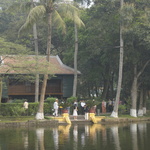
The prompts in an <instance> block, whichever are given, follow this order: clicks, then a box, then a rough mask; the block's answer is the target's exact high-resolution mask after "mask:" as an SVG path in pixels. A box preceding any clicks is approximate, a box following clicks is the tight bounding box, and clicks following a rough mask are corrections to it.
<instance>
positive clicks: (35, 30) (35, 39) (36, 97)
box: [31, 0, 39, 102]
mask: <svg viewBox="0 0 150 150" xmlns="http://www.w3.org/2000/svg"><path fill="white" fill-rule="evenodd" d="M31 2H32V8H33V7H34V4H33V2H34V0H31ZM33 37H34V49H35V55H36V65H38V64H37V63H38V58H37V57H38V52H39V49H38V36H37V28H36V23H34V24H33ZM35 77H36V79H35V102H38V101H39V74H38V70H37V73H36V76H35Z"/></svg>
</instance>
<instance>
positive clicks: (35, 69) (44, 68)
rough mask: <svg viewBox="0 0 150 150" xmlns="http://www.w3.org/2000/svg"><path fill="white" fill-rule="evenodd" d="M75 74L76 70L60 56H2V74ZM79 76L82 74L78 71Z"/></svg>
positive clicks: (0, 59)
mask: <svg viewBox="0 0 150 150" xmlns="http://www.w3.org/2000/svg"><path fill="white" fill-rule="evenodd" d="M35 73H39V74H45V73H48V74H68V75H69V74H70V75H71V74H74V69H73V68H71V67H68V66H66V65H64V64H63V63H62V61H61V60H60V58H59V56H58V55H57V56H50V62H49V63H48V62H47V60H46V56H38V57H36V56H35V55H28V56H19V55H7V56H6V55H5V56H0V74H35ZM78 74H80V72H79V71H78Z"/></svg>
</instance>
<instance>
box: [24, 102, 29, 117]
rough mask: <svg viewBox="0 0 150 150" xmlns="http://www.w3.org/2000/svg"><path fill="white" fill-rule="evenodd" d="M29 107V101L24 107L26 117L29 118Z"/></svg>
mask: <svg viewBox="0 0 150 150" xmlns="http://www.w3.org/2000/svg"><path fill="white" fill-rule="evenodd" d="M28 106H29V103H28V102H27V100H25V101H24V103H23V107H24V109H25V115H27V116H28Z"/></svg>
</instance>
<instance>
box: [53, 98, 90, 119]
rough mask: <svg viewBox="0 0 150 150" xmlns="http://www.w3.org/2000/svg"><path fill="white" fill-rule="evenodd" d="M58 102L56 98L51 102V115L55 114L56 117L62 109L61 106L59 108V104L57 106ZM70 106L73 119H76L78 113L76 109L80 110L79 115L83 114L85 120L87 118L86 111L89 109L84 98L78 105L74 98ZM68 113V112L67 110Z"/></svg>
mask: <svg viewBox="0 0 150 150" xmlns="http://www.w3.org/2000/svg"><path fill="white" fill-rule="evenodd" d="M58 102H59V100H58V99H56V100H55V102H54V104H53V110H54V112H53V116H56V117H58V113H59V114H61V110H62V108H61V106H59V104H58ZM72 107H73V112H72V115H73V117H74V120H77V117H78V115H79V111H78V110H79V109H80V110H81V111H80V112H81V115H85V119H86V120H87V119H88V115H87V113H88V111H89V109H88V106H87V105H86V103H85V101H84V100H82V101H81V102H80V105H79V104H78V102H77V100H75V101H74V103H73V105H72ZM69 109H70V108H68V110H69ZM59 110H60V111H59ZM69 114H70V112H69Z"/></svg>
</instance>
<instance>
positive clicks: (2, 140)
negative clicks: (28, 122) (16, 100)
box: [0, 123, 150, 150]
mask: <svg viewBox="0 0 150 150" xmlns="http://www.w3.org/2000/svg"><path fill="white" fill-rule="evenodd" d="M149 139H150V123H139V124H136V123H132V124H116V125H110V124H109V125H101V124H94V125H81V124H72V125H60V126H57V127H47V128H30V127H29V128H0V150H9V149H15V150H50V149H52V150H64V149H68V150H83V149H84V150H85V149H86V150H100V149H101V150H104V149H107V150H128V149H129V150H149V147H150V142H149Z"/></svg>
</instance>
